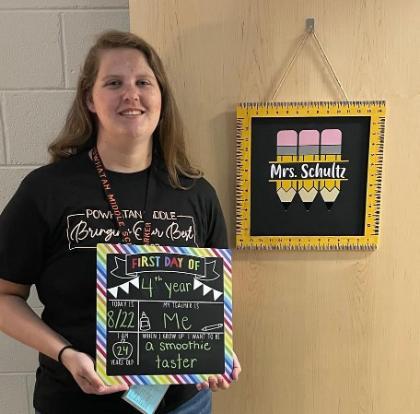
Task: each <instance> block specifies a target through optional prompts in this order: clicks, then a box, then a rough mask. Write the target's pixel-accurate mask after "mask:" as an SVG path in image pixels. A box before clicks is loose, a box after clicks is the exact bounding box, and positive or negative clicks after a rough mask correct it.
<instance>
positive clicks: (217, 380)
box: [197, 352, 242, 392]
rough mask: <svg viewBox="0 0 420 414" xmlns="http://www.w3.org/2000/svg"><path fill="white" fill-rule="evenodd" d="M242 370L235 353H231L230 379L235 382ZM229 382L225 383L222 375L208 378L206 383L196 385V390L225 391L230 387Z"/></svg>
mask: <svg viewBox="0 0 420 414" xmlns="http://www.w3.org/2000/svg"><path fill="white" fill-rule="evenodd" d="M241 371H242V368H241V364H240V362H239V359H238V357H237V356H236V354H235V352H234V353H233V371H232V379H233V380H234V381H237V380H238V378H239V374H240V373H241ZM230 384H231V383H230V382H228V381H226V380H225V379H224V378H223V376H222V375H216V376H210V377H209V378H208V381H204V382H202V383H201V384H197V389H198V390H199V391H201V390H206V389H208V388H210V389H211V390H212V391H214V392H216V391H219V390H227V389H228V388H229V387H230Z"/></svg>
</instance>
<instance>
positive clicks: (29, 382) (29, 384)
mask: <svg viewBox="0 0 420 414" xmlns="http://www.w3.org/2000/svg"><path fill="white" fill-rule="evenodd" d="M34 388H35V374H32V375H27V376H26V390H27V399H28V413H29V414H35V408H34V403H33V398H34V397H33V396H34Z"/></svg>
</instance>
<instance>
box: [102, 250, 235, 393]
mask: <svg viewBox="0 0 420 414" xmlns="http://www.w3.org/2000/svg"><path fill="white" fill-rule="evenodd" d="M97 252H98V253H97V337H96V338H97V341H96V370H97V372H98V374H99V375H100V377H101V378H102V379H103V380H104V381H105V383H107V384H116V383H123V382H125V383H127V384H129V385H132V384H187V383H200V382H202V381H205V380H207V378H208V376H209V375H211V374H221V375H223V376H224V377H225V379H226V380H227V381H229V382H230V381H231V380H232V378H231V372H232V368H233V353H232V277H231V252H230V250H227V249H209V248H188V247H184V248H183V247H167V246H135V245H119V244H98V246H97Z"/></svg>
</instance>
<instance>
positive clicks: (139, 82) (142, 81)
mask: <svg viewBox="0 0 420 414" xmlns="http://www.w3.org/2000/svg"><path fill="white" fill-rule="evenodd" d="M137 85H140V86H147V85H150V81H148V80H147V79H141V80H139V81H137Z"/></svg>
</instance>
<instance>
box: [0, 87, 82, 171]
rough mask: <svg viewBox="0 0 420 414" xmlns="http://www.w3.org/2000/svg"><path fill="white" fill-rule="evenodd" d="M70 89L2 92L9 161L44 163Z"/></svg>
mask: <svg viewBox="0 0 420 414" xmlns="http://www.w3.org/2000/svg"><path fill="white" fill-rule="evenodd" d="M73 96H74V92H72V91H39V92H7V93H5V114H4V115H5V116H4V119H5V124H6V140H8V145H9V148H10V150H9V152H10V163H11V164H44V163H47V161H48V159H49V156H48V152H47V147H48V144H49V143H50V142H51V141H53V139H54V138H55V137H56V135H57V134H58V132H59V131H60V130H61V128H62V126H63V124H64V120H65V118H66V115H67V112H68V109H69V107H70V105H71V102H72V99H73Z"/></svg>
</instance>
